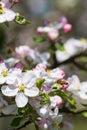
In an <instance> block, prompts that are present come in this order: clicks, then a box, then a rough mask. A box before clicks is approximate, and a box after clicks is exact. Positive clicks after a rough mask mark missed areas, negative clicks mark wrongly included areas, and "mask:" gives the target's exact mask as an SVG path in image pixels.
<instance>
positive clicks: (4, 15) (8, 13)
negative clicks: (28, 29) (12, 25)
mask: <svg viewBox="0 0 87 130" xmlns="http://www.w3.org/2000/svg"><path fill="white" fill-rule="evenodd" d="M15 16H16V13H15V12H14V11H12V10H11V9H8V8H6V7H5V4H4V3H3V2H0V23H3V22H8V21H12V20H14V19H15Z"/></svg>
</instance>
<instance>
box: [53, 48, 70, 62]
mask: <svg viewBox="0 0 87 130" xmlns="http://www.w3.org/2000/svg"><path fill="white" fill-rule="evenodd" d="M70 56H71V55H70V54H69V53H67V52H66V51H60V50H57V51H56V59H57V61H58V62H62V61H65V60H67V59H68V58H69V57H70Z"/></svg>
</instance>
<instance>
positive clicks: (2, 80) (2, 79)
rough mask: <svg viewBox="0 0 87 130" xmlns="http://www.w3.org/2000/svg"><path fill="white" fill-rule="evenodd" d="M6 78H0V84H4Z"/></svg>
mask: <svg viewBox="0 0 87 130" xmlns="http://www.w3.org/2000/svg"><path fill="white" fill-rule="evenodd" d="M5 81H6V77H3V76H0V84H3V83H5Z"/></svg>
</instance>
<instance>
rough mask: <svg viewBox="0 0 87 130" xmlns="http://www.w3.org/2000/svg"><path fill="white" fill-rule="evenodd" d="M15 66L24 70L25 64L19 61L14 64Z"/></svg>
mask: <svg viewBox="0 0 87 130" xmlns="http://www.w3.org/2000/svg"><path fill="white" fill-rule="evenodd" d="M14 68H18V69H21V70H23V65H22V64H21V63H20V62H18V63H16V64H15V65H14Z"/></svg>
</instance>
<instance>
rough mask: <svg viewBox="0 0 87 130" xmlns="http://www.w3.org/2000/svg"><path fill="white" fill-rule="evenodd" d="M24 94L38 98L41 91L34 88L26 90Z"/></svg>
mask: <svg viewBox="0 0 87 130" xmlns="http://www.w3.org/2000/svg"><path fill="white" fill-rule="evenodd" d="M24 93H25V95H26V96H29V97H36V96H38V94H39V89H38V88H37V87H32V88H29V89H25V91H24Z"/></svg>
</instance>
